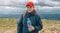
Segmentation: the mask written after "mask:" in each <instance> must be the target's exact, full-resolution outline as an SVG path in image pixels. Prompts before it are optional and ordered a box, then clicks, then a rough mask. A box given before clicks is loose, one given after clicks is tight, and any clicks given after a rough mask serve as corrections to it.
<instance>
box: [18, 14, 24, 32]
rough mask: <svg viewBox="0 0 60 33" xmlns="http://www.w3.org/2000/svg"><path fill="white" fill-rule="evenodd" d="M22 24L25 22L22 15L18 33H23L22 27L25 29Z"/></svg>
mask: <svg viewBox="0 0 60 33" xmlns="http://www.w3.org/2000/svg"><path fill="white" fill-rule="evenodd" d="M22 22H23V17H22V15H21V17H20V20H19V22H18V27H17V33H22V27H23V24H22Z"/></svg>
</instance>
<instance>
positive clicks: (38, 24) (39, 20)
mask: <svg viewBox="0 0 60 33" xmlns="http://www.w3.org/2000/svg"><path fill="white" fill-rule="evenodd" d="M42 27H43V25H42V21H41V18H40V16H37V17H36V26H34V28H35V30H38V31H39V30H41V29H42Z"/></svg>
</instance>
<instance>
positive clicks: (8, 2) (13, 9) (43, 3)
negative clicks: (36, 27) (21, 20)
mask: <svg viewBox="0 0 60 33" xmlns="http://www.w3.org/2000/svg"><path fill="white" fill-rule="evenodd" d="M29 1H32V2H33V3H34V4H35V8H36V9H37V10H40V12H41V13H42V14H43V13H44V12H45V13H51V14H55V13H56V14H60V0H0V14H19V13H22V11H24V10H25V9H26V8H25V5H26V3H27V2H29Z"/></svg>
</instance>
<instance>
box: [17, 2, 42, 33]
mask: <svg viewBox="0 0 60 33" xmlns="http://www.w3.org/2000/svg"><path fill="white" fill-rule="evenodd" d="M26 9H27V10H26V13H25V14H22V15H21V18H20V20H19V23H18V26H17V33H38V31H40V30H41V29H42V27H43V25H42V21H41V18H40V16H39V15H38V14H37V11H36V10H35V9H34V3H33V2H28V3H27V4H26Z"/></svg>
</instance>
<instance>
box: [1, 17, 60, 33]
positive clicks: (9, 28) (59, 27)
mask: <svg viewBox="0 0 60 33" xmlns="http://www.w3.org/2000/svg"><path fill="white" fill-rule="evenodd" d="M17 21H18V18H0V33H16V29H17V23H16V22H17ZM42 22H43V29H42V30H41V31H39V33H60V20H47V19H42Z"/></svg>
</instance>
